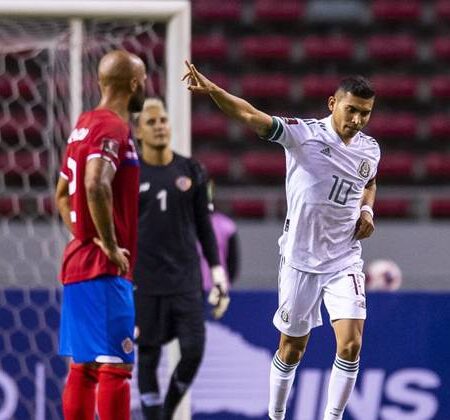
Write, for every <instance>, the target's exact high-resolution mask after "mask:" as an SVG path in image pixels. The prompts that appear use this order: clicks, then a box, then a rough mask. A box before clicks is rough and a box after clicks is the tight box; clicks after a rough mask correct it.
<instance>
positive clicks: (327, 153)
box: [320, 147, 331, 157]
mask: <svg viewBox="0 0 450 420" xmlns="http://www.w3.org/2000/svg"><path fill="white" fill-rule="evenodd" d="M320 153H322V155H325V156H328V157H331V151H330V148H329V147H325V149H322V150H321V151H320Z"/></svg>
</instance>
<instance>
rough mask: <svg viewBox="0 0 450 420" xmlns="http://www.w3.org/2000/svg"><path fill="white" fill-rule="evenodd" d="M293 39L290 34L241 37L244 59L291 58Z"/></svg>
mask: <svg viewBox="0 0 450 420" xmlns="http://www.w3.org/2000/svg"><path fill="white" fill-rule="evenodd" d="M292 44H293V42H292V39H291V38H290V37H288V36H279V35H268V36H247V37H243V38H241V57H242V58H244V59H247V58H254V59H274V60H286V59H289V57H290V55H291V51H292Z"/></svg>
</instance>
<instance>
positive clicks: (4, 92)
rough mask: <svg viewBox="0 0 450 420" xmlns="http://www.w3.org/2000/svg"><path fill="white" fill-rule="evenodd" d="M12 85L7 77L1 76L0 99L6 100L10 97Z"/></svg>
mask: <svg viewBox="0 0 450 420" xmlns="http://www.w3.org/2000/svg"><path fill="white" fill-rule="evenodd" d="M12 83H13V82H12V80H11V77H8V76H7V75H2V76H1V77H0V98H2V99H7V98H9V97H11V96H12V94H13V88H12Z"/></svg>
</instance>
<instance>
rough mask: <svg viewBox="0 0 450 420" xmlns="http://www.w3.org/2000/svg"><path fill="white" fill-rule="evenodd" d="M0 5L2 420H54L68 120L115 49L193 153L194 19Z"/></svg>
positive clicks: (110, 7) (145, 5)
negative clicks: (59, 189)
mask: <svg viewBox="0 0 450 420" xmlns="http://www.w3.org/2000/svg"><path fill="white" fill-rule="evenodd" d="M6 3H8V5H5V4H0V41H1V42H0V97H1V99H2V101H1V105H0V238H1V241H0V312H1V313H0V318H1V320H0V327H1V328H2V331H3V332H2V334H1V336H0V353H1V354H2V355H4V356H2V357H0V362H1V364H0V418H35V419H37V420H43V419H53V418H60V417H59V414H60V412H61V410H60V393H59V391H60V390H61V389H62V384H63V380H64V378H65V374H66V369H65V364H64V363H63V364H61V360H62V359H60V358H58V357H57V356H56V354H57V325H58V318H59V305H60V293H59V291H58V290H57V288H58V285H59V282H58V273H59V269H60V263H61V253H62V251H63V249H64V246H65V244H66V242H67V240H68V233H67V231H66V229H65V228H64V226H63V225H62V223H61V221H60V219H59V216H58V215H57V211H56V208H55V205H54V202H53V196H54V189H55V185H56V181H57V178H58V176H59V167H60V159H61V156H62V153H63V151H64V149H65V145H66V140H67V138H68V135H69V134H70V131H71V128H72V126H73V124H74V119H75V118H76V116H77V115H78V114H79V113H80V112H81V111H83V110H87V109H89V108H92V107H94V106H95V105H96V104H97V103H98V100H99V89H98V85H97V76H96V72H97V65H98V62H99V60H100V58H101V57H102V56H103V55H104V54H105V53H106V52H108V51H110V50H112V49H116V48H122V49H126V50H128V51H130V52H133V53H135V54H137V55H138V56H139V57H141V58H142V60H143V61H144V63H145V64H146V66H147V70H148V78H147V86H146V89H147V94H148V95H159V96H162V97H163V98H164V99H165V100H166V102H167V106H168V111H169V113H170V115H171V117H172V119H173V121H177V126H176V127H174V131H175V134H178V133H183V136H181V135H178V136H177V137H178V138H179V139H182V140H180V142H179V143H175V144H174V146H175V148H176V149H177V150H179V151H181V152H184V153H189V150H190V138H189V134H186V133H190V126H189V121H190V106H189V100H188V95H187V93H185V92H184V91H185V89H182V87H181V82H180V80H181V76H182V72H183V66H182V63H183V60H184V59H185V58H189V50H188V48H189V44H190V26H189V18H190V16H189V10H188V4H187V3H186V2H182V1H165V2H162V1H155V2H139V1H128V2H121V1H113V2H101V1H90V2H87V1H86V2H84V1H82V0H80V1H78V2H72V1H70V0H68V1H65V2H54V1H53V2H51V1H47V2H46V1H40V2H29V1H22V0H16V1H15V2H6ZM38 3H39V4H38ZM100 3H102V4H100ZM152 6H153V8H152ZM58 7H59V9H58ZM55 8H56V9H55ZM186 10H187V14H186ZM133 14H134V15H135V16H134V15H133ZM73 16H76V18H74V17H73ZM174 137H175V136H174ZM36 296H38V297H37V300H36V299H35V297H36ZM39 299H41V300H39ZM163 382H164V381H163ZM134 405H135V406H136V405H138V401H136V400H135V401H134ZM58 413H59V414H58ZM135 418H138V417H135Z"/></svg>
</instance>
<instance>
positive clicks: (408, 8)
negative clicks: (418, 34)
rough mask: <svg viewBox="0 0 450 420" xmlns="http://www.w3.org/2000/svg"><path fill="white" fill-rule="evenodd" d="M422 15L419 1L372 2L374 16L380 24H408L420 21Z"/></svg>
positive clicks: (380, 0) (378, 0) (383, 0)
mask: <svg viewBox="0 0 450 420" xmlns="http://www.w3.org/2000/svg"><path fill="white" fill-rule="evenodd" d="M421 14H422V7H421V3H420V1H417V0H397V1H392V0H375V1H373V2H372V16H373V17H374V19H375V20H376V21H378V22H402V21H404V22H408V23H411V22H413V21H417V20H419V18H420V17H421Z"/></svg>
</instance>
